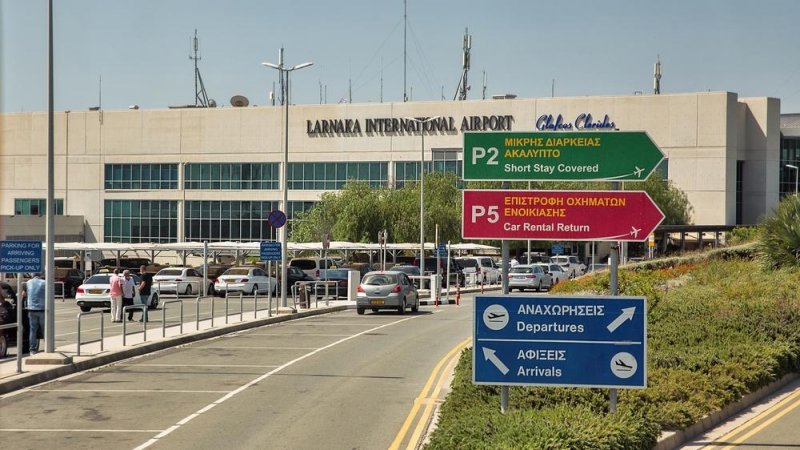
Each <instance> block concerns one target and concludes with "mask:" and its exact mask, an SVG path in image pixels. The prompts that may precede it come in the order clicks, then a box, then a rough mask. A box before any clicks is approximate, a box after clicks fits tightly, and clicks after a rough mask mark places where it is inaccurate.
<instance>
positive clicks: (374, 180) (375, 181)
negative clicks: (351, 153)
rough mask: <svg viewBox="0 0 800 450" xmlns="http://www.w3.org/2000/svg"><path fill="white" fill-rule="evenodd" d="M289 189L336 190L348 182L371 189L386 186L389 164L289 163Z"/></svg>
mask: <svg viewBox="0 0 800 450" xmlns="http://www.w3.org/2000/svg"><path fill="white" fill-rule="evenodd" d="M288 179H289V183H288V185H289V189H294V190H337V189H341V188H342V186H344V184H345V183H346V182H347V181H348V180H358V181H365V182H367V183H369V185H370V186H371V187H374V188H377V187H381V186H387V185H388V182H389V163H387V162H348V163H345V162H343V163H289V177H288Z"/></svg>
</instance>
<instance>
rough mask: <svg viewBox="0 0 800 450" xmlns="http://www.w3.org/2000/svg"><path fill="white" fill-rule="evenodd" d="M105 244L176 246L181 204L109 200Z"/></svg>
mask: <svg viewBox="0 0 800 450" xmlns="http://www.w3.org/2000/svg"><path fill="white" fill-rule="evenodd" d="M104 210H105V211H104V216H105V218H104V222H103V223H104V225H105V229H104V232H103V240H104V241H105V242H117V243H123V242H125V243H127V242H130V243H137V242H159V243H166V242H177V241H178V239H177V234H178V202H176V201H166V200H106V201H105V205H104Z"/></svg>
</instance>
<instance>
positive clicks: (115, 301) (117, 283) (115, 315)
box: [108, 269, 122, 322]
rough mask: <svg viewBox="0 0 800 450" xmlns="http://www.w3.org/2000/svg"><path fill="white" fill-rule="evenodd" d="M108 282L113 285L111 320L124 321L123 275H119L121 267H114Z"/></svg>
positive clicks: (111, 290)
mask: <svg viewBox="0 0 800 450" xmlns="http://www.w3.org/2000/svg"><path fill="white" fill-rule="evenodd" d="M108 282H109V284H110V285H111V289H110V294H111V321H112V322H122V277H120V276H119V269H114V273H113V274H112V275H111V278H109V279H108Z"/></svg>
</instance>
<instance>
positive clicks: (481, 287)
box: [481, 274, 484, 294]
mask: <svg viewBox="0 0 800 450" xmlns="http://www.w3.org/2000/svg"><path fill="white" fill-rule="evenodd" d="M483 278H484V277H483V275H482V274H481V294H483Z"/></svg>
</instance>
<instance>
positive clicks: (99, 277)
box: [84, 275, 111, 284]
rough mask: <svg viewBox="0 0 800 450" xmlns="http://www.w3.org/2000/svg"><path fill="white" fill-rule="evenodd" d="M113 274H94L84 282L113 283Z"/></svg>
mask: <svg viewBox="0 0 800 450" xmlns="http://www.w3.org/2000/svg"><path fill="white" fill-rule="evenodd" d="M109 278H111V275H92V276H91V277H89V279H88V280H86V282H85V283H84V284H111V282H110V281H108V280H109Z"/></svg>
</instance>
